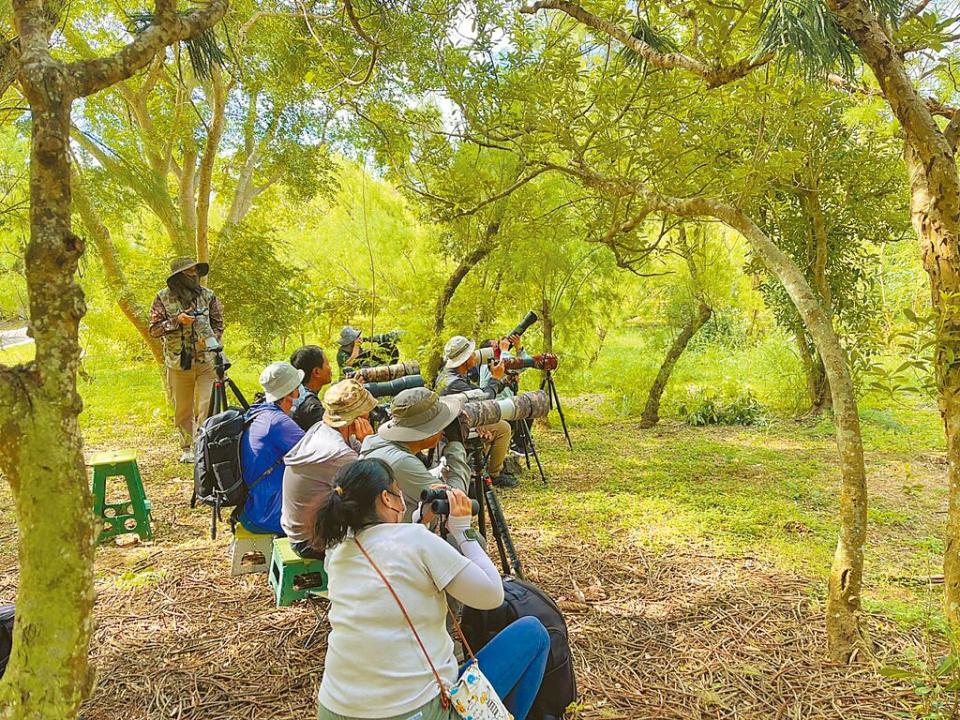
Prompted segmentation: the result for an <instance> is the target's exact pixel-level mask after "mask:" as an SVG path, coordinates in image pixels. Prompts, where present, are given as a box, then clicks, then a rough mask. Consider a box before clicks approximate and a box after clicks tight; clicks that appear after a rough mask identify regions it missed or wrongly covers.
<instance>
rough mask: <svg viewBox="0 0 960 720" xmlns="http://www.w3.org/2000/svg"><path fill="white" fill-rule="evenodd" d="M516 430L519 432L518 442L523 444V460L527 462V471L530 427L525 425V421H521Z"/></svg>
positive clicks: (528, 467) (528, 465)
mask: <svg viewBox="0 0 960 720" xmlns="http://www.w3.org/2000/svg"><path fill="white" fill-rule="evenodd" d="M517 428H519V430H520V431H519V432H518V433H517V435H519V436H520V442H522V443H523V459H524V460H526V461H527V470H529V469H530V448H529V447H528V445H529V444H530V426H529V425H527V421H526V420H521V421H520V422H519V423H517Z"/></svg>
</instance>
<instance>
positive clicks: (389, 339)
mask: <svg viewBox="0 0 960 720" xmlns="http://www.w3.org/2000/svg"><path fill="white" fill-rule="evenodd" d="M400 335H401V331H400V330H391V331H390V332H385V333H380V334H379V335H371V336H370V337H368V338H364V339H365V340H369V341H370V342H372V343H376V344H377V345H386V344H387V343H395V342H397V340H399V339H400Z"/></svg>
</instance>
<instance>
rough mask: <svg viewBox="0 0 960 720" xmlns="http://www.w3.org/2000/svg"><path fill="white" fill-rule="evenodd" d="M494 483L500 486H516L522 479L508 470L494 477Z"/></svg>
mask: <svg viewBox="0 0 960 720" xmlns="http://www.w3.org/2000/svg"><path fill="white" fill-rule="evenodd" d="M493 484H494V486H495V487H498V488H514V487H516V486H517V485H519V484H520V481H519V480H517V478H516V477H515V476H513V475H511V474H510V473H508V472H502V473H500V474H499V475H497V476H496V477H495V478H494V479H493Z"/></svg>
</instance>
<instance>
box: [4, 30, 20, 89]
mask: <svg viewBox="0 0 960 720" xmlns="http://www.w3.org/2000/svg"><path fill="white" fill-rule="evenodd" d="M19 66H20V46H19V45H18V44H17V41H16V40H6V39H4V40H3V41H0V97H2V96H3V94H4V93H5V92H6V91H7V88H9V87H10V86H11V85H12V84H13V82H14V80H16V79H17V70H18V68H19Z"/></svg>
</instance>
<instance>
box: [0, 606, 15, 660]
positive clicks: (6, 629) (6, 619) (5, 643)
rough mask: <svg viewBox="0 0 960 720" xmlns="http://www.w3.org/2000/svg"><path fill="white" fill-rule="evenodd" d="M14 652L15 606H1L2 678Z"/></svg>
mask: <svg viewBox="0 0 960 720" xmlns="http://www.w3.org/2000/svg"><path fill="white" fill-rule="evenodd" d="M12 652H13V605H0V678H2V677H3V673H4V672H5V671H6V669H7V662H9V660H10V653H12Z"/></svg>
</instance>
